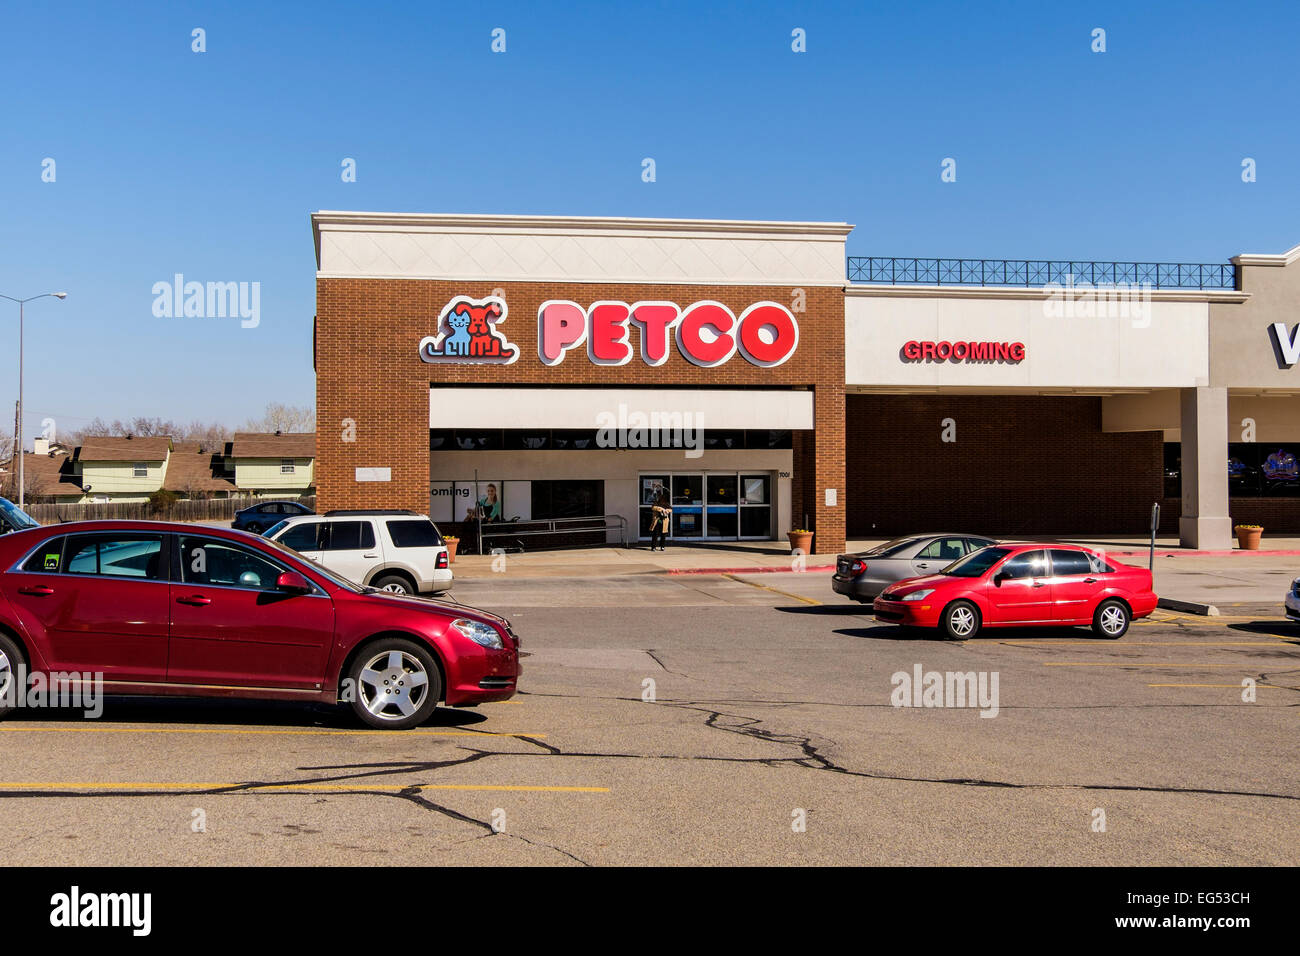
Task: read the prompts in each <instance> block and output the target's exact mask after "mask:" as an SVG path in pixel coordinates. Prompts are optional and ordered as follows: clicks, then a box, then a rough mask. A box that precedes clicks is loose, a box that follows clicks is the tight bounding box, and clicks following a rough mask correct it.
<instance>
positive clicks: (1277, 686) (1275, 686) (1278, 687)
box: [1147, 684, 1295, 690]
mask: <svg viewBox="0 0 1300 956" xmlns="http://www.w3.org/2000/svg"><path fill="white" fill-rule="evenodd" d="M1147 686H1148V687H1231V688H1232V689H1233V690H1241V685H1240V684H1147ZM1255 686H1256V687H1272V688H1273V689H1275V690H1295V688H1294V687H1286V686H1284V685H1282V684H1256V685H1255Z"/></svg>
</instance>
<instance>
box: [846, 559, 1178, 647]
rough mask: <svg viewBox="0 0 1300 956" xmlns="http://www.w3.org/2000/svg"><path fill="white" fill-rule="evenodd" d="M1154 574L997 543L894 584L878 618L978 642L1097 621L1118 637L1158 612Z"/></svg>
mask: <svg viewBox="0 0 1300 956" xmlns="http://www.w3.org/2000/svg"><path fill="white" fill-rule="evenodd" d="M1157 600H1158V599H1157V598H1156V595H1155V592H1153V591H1152V590H1151V572H1150V571H1148V570H1147V569H1146V568H1134V567H1130V566H1129V565H1126V564H1120V563H1119V562H1118V561H1111V560H1109V559H1107V558H1104V557H1102V556H1101V555H1100V554H1098V553H1097V552H1095V551H1091V550H1089V549H1088V548H1081V547H1078V546H1076V545H1069V544H1055V545H1046V546H1045V545H1042V544H1012V545H994V546H992V547H988V548H981V549H980V550H979V551H974V552H972V553H971V554H969V555H967V556H966V557H964V558H961V559H960V560H958V561H954V562H953V563H952V564H950V565H948V567H946V568H944V569H943V570H942V571H940V572H939V573H938V574H927V575H925V576H924V577H919V578H908V579H906V580H904V581H899V582H898V583H897V584H891V585H890V586H889V587H887V588H885V590H884V591H882V592H881V593H880V596H879V597H877V598H876V601H875V604H873V605H872V607H873V610H874V611H875V615H876V620H878V621H882V622H885V623H888V624H903V625H910V626H913V627H937V628H939V629H940V630H941V631H943V632H944V633H946V634H947V636H948V637H951V638H955V639H959V640H964V639H966V638H970V637H974V636H975V635H976V634H978V633H979V630H980V628H981V627H1021V626H1025V625H1039V626H1042V625H1060V626H1062V627H1073V626H1075V625H1079V624H1091V625H1092V629H1093V630H1094V631H1096V632H1097V633H1098V634H1099V635H1100V636H1102V637H1109V638H1119V637H1123V636H1124V632H1125V631H1127V630H1128V626H1129V622H1130V621H1132V620H1133V619H1134V618H1138V617H1146V616H1147V615H1148V614H1150V613H1151V612H1152V611H1154V610H1155V608H1156V601H1157Z"/></svg>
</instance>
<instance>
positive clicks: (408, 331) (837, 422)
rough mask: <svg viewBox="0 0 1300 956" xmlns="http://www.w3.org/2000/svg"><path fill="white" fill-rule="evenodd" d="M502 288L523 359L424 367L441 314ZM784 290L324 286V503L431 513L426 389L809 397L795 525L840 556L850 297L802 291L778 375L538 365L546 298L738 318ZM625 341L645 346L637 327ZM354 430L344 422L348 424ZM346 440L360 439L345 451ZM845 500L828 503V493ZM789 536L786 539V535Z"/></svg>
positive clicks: (578, 363)
mask: <svg viewBox="0 0 1300 956" xmlns="http://www.w3.org/2000/svg"><path fill="white" fill-rule="evenodd" d="M494 289H497V290H502V292H503V293H504V298H505V300H506V303H507V306H508V310H509V315H508V317H507V319H506V321H505V322H503V323H501V325H500V329H501V331H502V332H504V333H505V334H506V336H507V338H508V339H509V340H510V341H511V342H512V343H514V344H515V345H517V346H518V347H519V350H520V353H521V354H520V357H519V359H518V361H516V362H515V363H514V364H511V365H454V364H437V365H431V364H427V363H425V362H422V361H421V360H420V356H419V354H418V347H419V342H420V339H421V338H422V337H424V336H426V335H431V334H433V333H435V332H436V331H437V329H436V328H435V326H436V324H437V319H438V315H439V313H440V312H441V310H442V308H443V307H444V306H445V305H446V304H447V303H448V302H449V301H450V300H451V299H452V298H454V297H455V296H458V295H468V296H473V297H475V298H483V297H486V296H489V295H492V294H493V291H494ZM792 293H793V290H792V288H791V287H789V286H707V285H620V284H607V283H558V282H555V283H553V282H544V283H531V282H529V283H521V282H515V283H500V284H495V285H494V284H490V283H484V282H453V281H445V280H414V279H338V278H320V279H318V280H317V289H316V302H317V305H316V309H317V315H316V343H315V345H316V414H317V443H318V444H317V455H318V460H319V466H318V474H317V487H318V494H319V506H320V507H321V509H322V510H324V509H328V508H359V507H370V508H375V507H390V508H409V509H411V510H413V511H420V512H423V511H425V510H426V509H427V508H428V505H429V442H428V435H429V386H430V383H446V384H461V385H510V386H524V385H546V386H553V387H557V388H559V387H563V386H566V385H568V386H574V385H600V386H606V387H610V386H624V387H635V386H654V387H661V388H662V387H671V386H690V387H696V388H706V387H707V388H728V387H744V386H761V387H767V388H789V389H811V390H812V391H813V392H814V408H815V422H816V430H815V432H797V433H796V438H795V456H794V458H795V464H794V474H793V475H792V487H793V512H794V517H793V520H794V521H795V522H796V523H801V522H802V517H803V514H804V513H807V514H808V518H809V522H810V524H811V525H812V528H813V530H815V531H816V532H817V535H816V538H815V539H814V540H815V549H816V550H817V551H818V552H819V553H833V552H835V551H839V550H842V548H843V546H844V537H845V519H844V514H845V497H846V496H845V486H844V480H845V479H844V438H843V436H844V293H843V290H842V289H840V288H816V287H809V288H806V289H805V293H806V300H805V305H806V308H805V311H802V312H796V313H795V318H796V319H797V320H798V323H799V347H798V350H797V351H796V352H795V354H794V355H793V356H792V357H791V358H790V359H789V360H788V361H787V362H785V363H784V364H783V365H779V366H776V367H775V368H760V367H757V366H755V365H752V364H750V363H749V362H747V361H745V359H744V358H743V357H741V356H740V355H736V356H734V357H733V358H732V359H731V360H730V361H728V362H726V363H724V364H723V365H720V366H718V367H715V368H699V367H697V366H695V365H693V364H691V363H690V362H688V361H686V360H685V359H684V358H682V357H681V356H680V355H679V354H677V352H676V351H675V350H670V355H669V358H668V361H667V362H666V363H665V364H664V365H662V366H659V367H658V368H652V367H650V366H648V365H646V364H645V363H644V362H642V361H641V359H640V358H639V352H638V357H634V358H633V360H632V361H631V362H630V363H629V364H627V365H624V366H618V367H607V366H598V365H594V364H592V363H591V362H589V361H588V360H587V356H586V354H585V352H584V351H583V350H582V349H577V350H575V351H573V352H571V353H570V354H569V355H567V356H566V357H565V359H564V361H563V362H561V363H560V364H559V365H556V366H553V367H547V366H546V365H544V364H542V362H541V360H540V358H539V357H538V355H537V344H536V343H537V311H538V308H539V306H540V305H541V304H542V303H543V302H545V301H547V300H549V299H571V300H573V301H575V302H577V303H579V304H580V305H582V306H584V307H585V306H587V305H590V304H591V303H592V302H595V301H597V300H615V301H623V302H629V303H631V302H638V301H647V300H666V301H671V302H676V303H678V304H679V305H682V306H686V305H688V304H690V303H693V302H697V301H700V300H704V299H712V300H715V301H718V302H721V303H723V304H724V305H726V306H728V307H729V308H730V309H731V310H732V311H733V312H735V313H736V314H737V315H739V314H740V313H741V312H742V311H744V309H745V308H747V307H748V306H750V305H752V304H754V303H755V302H758V301H763V300H770V301H774V302H779V303H782V304H784V305H786V306H788V307H789V306H791V305H792V303H793V302H794V301H795V299H794V297H793V294H792ZM631 340H632V345H633V347H634V348H636V349H639V346H640V343H639V342H638V341H637V334H636V332H635V330H634V331H633V333H632V336H631ZM349 421H350V422H351V423H352V424H351V425H349ZM348 437H354V438H355V440H353V441H347V440H345V439H346V438H348ZM358 467H388V468H391V469H392V480H391V481H390V482H367V483H358V482H356V481H355V480H354V476H355V469H356V468H358ZM827 488H834V489H836V490H837V491H838V493H839V501H838V503H837V505H836V506H834V507H830V508H828V507H827V506H826V504H825V490H826V489H827ZM780 530H785V529H780Z"/></svg>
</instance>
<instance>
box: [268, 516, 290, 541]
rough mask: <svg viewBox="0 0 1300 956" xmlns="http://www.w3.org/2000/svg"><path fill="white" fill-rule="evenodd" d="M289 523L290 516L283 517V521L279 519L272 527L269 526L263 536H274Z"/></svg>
mask: <svg viewBox="0 0 1300 956" xmlns="http://www.w3.org/2000/svg"><path fill="white" fill-rule="evenodd" d="M288 523H289V519H288V518H285V519H283V520H281V521H277V522H276V523H275V524H273V525H271V527H269V528H267V529H266V534H265V535H263V537H266V538H274V537H275V535H276V533H277V532H278V531H280V530H281V529H282V528H283V527H284V526H285V525H287V524H288Z"/></svg>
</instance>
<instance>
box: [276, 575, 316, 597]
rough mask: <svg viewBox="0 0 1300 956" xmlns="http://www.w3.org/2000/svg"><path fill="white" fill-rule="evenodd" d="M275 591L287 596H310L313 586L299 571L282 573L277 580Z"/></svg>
mask: <svg viewBox="0 0 1300 956" xmlns="http://www.w3.org/2000/svg"><path fill="white" fill-rule="evenodd" d="M275 589H276V590H277V591H283V592H284V593H285V594H310V593H311V585H310V584H309V583H308V582H307V579H306V578H304V577H303V576H302V575H301V574H299V573H298V572H297V571H282V572H280V576H279V577H278V578H276V579H275Z"/></svg>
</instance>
